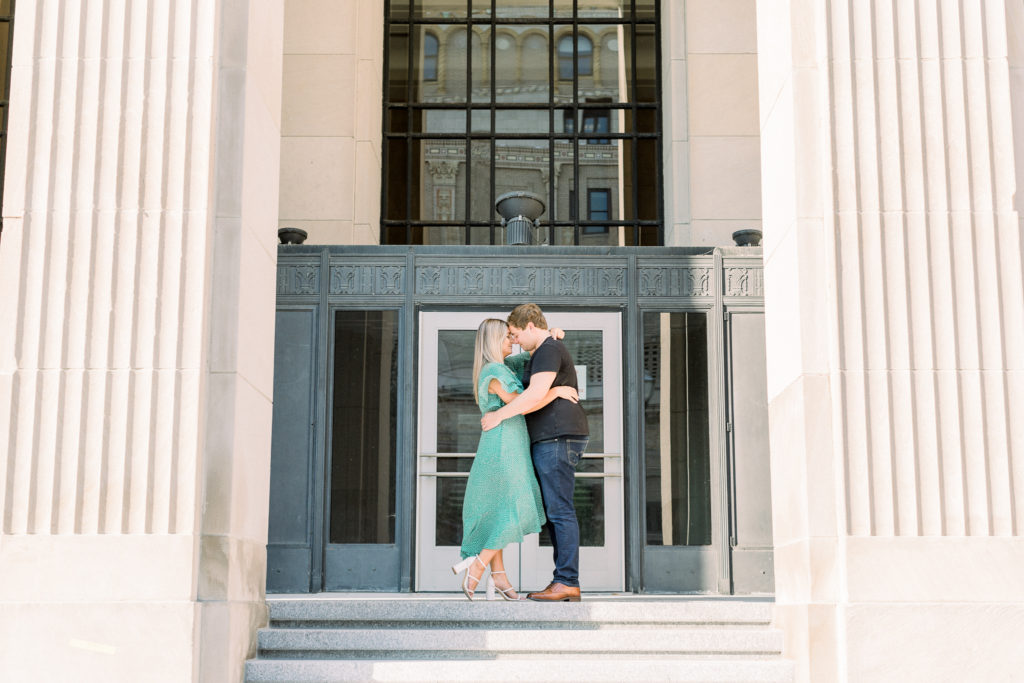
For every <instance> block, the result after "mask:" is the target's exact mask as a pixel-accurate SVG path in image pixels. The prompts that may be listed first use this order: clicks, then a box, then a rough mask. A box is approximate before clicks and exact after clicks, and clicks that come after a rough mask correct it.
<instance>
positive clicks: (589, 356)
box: [562, 330, 604, 453]
mask: <svg viewBox="0 0 1024 683" xmlns="http://www.w3.org/2000/svg"><path fill="white" fill-rule="evenodd" d="M562 343H564V344H565V348H566V349H567V350H568V351H569V355H571V356H572V361H573V363H574V364H575V365H576V381H577V382H578V384H579V389H580V398H581V400H580V405H581V406H583V412H585V413H586V414H587V426H589V427H590V441H589V442H588V443H587V450H586V452H587V453H603V452H604V346H603V345H602V344H601V331H600V330H571V331H569V332H567V333H566V335H565V339H563V340H562ZM581 366H582V367H581ZM581 370H584V371H583V372H580V371H581Z"/></svg>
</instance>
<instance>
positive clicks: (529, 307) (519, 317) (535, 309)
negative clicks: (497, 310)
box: [508, 304, 548, 330]
mask: <svg viewBox="0 0 1024 683" xmlns="http://www.w3.org/2000/svg"><path fill="white" fill-rule="evenodd" d="M527 323H533V326H534V327H538V328H540V329H542V330H546V329H548V321H547V320H545V319H544V313H543V312H541V310H540V306H538V305H537V304H521V305H519V306H516V307H515V308H513V309H512V312H511V313H509V314H508V324H509V325H512V326H514V327H518V328H519V329H523V328H524V327H526V324H527Z"/></svg>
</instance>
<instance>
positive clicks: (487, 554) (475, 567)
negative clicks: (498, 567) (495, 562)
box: [469, 548, 501, 593]
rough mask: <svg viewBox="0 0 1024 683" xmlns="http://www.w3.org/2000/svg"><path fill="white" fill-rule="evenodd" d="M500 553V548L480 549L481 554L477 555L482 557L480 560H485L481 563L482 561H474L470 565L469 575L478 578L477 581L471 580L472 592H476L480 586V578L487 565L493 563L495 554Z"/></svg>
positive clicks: (470, 588) (470, 590) (470, 587)
mask: <svg viewBox="0 0 1024 683" xmlns="http://www.w3.org/2000/svg"><path fill="white" fill-rule="evenodd" d="M500 553H501V551H500V550H492V549H490V548H484V549H483V550H481V551H480V554H479V555H477V557H479V558H480V562H483V564H480V562H474V563H473V564H471V565H470V566H469V575H470V576H471V577H472V578H474V579H476V581H470V582H469V592H470V593H475V592H476V590H477V588H479V587H480V579H481V578H482V577H483V575H484V570H485V569H487V566H488V565H489V564H490V563H491V560H492V559H493V558H494V556H495V554H500Z"/></svg>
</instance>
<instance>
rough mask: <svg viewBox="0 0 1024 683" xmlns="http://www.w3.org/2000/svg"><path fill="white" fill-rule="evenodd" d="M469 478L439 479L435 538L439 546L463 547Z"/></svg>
mask: <svg viewBox="0 0 1024 683" xmlns="http://www.w3.org/2000/svg"><path fill="white" fill-rule="evenodd" d="M468 481H469V478H468V477H438V478H437V504H436V506H435V508H434V519H435V521H434V538H435V543H436V544H437V545H438V546H449V545H452V546H461V545H462V501H463V500H464V499H465V497H466V482H468Z"/></svg>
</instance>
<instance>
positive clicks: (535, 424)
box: [480, 304, 590, 602]
mask: <svg viewBox="0 0 1024 683" xmlns="http://www.w3.org/2000/svg"><path fill="white" fill-rule="evenodd" d="M508 331H509V335H510V336H511V337H512V341H513V342H515V343H517V344H519V346H521V347H522V348H523V350H524V351H528V352H529V353H530V360H529V361H528V362H527V364H526V371H525V374H524V376H523V387H524V389H523V393H522V394H520V395H519V397H518V398H516V399H515V400H514V401H512V402H511V403H509V404H508V405H506V406H504V407H502V408H499V409H498V410H495V411H493V412H490V413H487V414H486V415H484V416H483V418H482V419H481V420H480V422H481V425H482V426H483V428H484V430H485V431H486V430H488V429H493V428H494V427H497V426H498V424H500V423H501V421H502V420H505V419H507V418H510V417H512V416H513V415H520V414H523V413H526V411H528V410H530V409H531V408H533V407H534V406H535V405H537V404H538V403H540V401H541V399H543V398H544V396H545V394H547V392H548V389H550V388H551V387H552V386H562V385H568V386H571V387H573V388H574V389H579V385H578V383H577V380H576V367H575V366H574V365H573V362H572V356H571V355H569V351H568V350H567V349H566V348H565V345H564V344H563V343H562V342H560V341H558V340H556V339H555V338H554V337H552V336H551V333H550V332H549V331H548V323H547V320H545V319H544V314H543V313H542V312H541V310H540V307H539V306H537V304H523V305H521V306H517V307H516V308H515V309H514V310H513V311H512V313H511V314H510V315H509V316H508ZM526 428H527V430H528V431H529V433H530V452H531V455H532V457H533V467H534V469H535V470H536V471H537V481H538V482H539V483H540V492H541V497H542V499H543V501H544V513H545V514H546V515H547V518H548V521H547V523H546V524H545V525H544V526H545V527H546V528H547V529H548V532H549V533H550V534H551V544H552V546H554V548H553V549H554V555H555V573H554V577H553V578H552V580H551V583H550V584H548V587H547V588H545V589H544V590H542V591H540V592H537V593H530V594H529V595H527V596H526V597H527V598H529V599H530V600H538V601H544V602H548V601H550V602H563V601H569V602H579V600H580V580H579V575H580V527H579V523H578V522H577V521H576V507H575V505H574V504H573V499H572V494H573V489H574V488H575V486H576V476H575V473H576V465H577V464H578V463H579V461H580V456H582V455H583V449H585V448H586V446H587V441H588V437H589V434H590V430H589V428H588V427H587V416H586V414H585V413H584V412H583V408H582V407H581V406H580V405H579V404H578V403H574V402H572V401H568V400H566V399H561V398H558V399H555V400H554V401H552V402H551V403H549V404H548V405H546V406H544V407H543V408H541V409H540V410H537V411H535V412H532V413H529V414H527V415H526Z"/></svg>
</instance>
